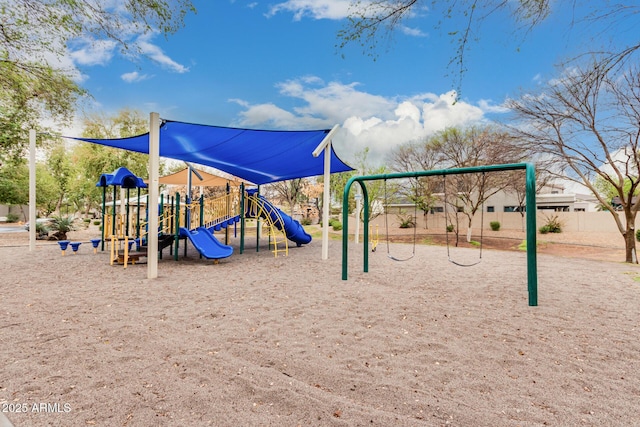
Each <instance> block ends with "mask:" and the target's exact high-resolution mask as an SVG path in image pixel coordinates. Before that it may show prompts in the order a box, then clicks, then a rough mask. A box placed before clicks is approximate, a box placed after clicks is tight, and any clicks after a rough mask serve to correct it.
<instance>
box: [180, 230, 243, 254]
mask: <svg viewBox="0 0 640 427" xmlns="http://www.w3.org/2000/svg"><path fill="white" fill-rule="evenodd" d="M180 234H181V235H183V236H187V237H188V238H189V240H191V243H192V244H193V246H194V247H195V248H196V249H197V250H198V252H200V254H201V255H202V256H203V257H205V258H207V259H221V258H227V257H230V256H231V254H233V248H232V247H231V246H227V245H223V244H222V243H220V242H219V241H218V239H216V238H215V237H214V235H213V234H212V233H211V232H210V231H209V230H207V229H206V228H204V227H198V228H197V229H195V230H193V231H189V230H188V229H186V228H184V227H180Z"/></svg>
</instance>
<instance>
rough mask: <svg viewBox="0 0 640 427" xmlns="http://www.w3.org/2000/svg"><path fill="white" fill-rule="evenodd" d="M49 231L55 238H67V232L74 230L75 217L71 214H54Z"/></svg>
mask: <svg viewBox="0 0 640 427" xmlns="http://www.w3.org/2000/svg"><path fill="white" fill-rule="evenodd" d="M50 228H51V231H53V232H54V233H53V237H55V238H56V239H57V240H67V233H68V232H70V231H74V230H75V229H76V226H75V218H74V217H72V216H54V217H53V218H51V226H50Z"/></svg>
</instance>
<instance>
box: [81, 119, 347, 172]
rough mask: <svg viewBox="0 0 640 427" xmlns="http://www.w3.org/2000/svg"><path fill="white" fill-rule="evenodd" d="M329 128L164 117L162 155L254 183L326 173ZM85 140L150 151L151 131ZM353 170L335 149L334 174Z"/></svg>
mask: <svg viewBox="0 0 640 427" xmlns="http://www.w3.org/2000/svg"><path fill="white" fill-rule="evenodd" d="M328 133H329V129H326V130H310V131H279V130H255V129H238V128H227V127H219V126H208V125H199V124H192V123H183V122H174V121H164V122H163V123H162V125H161V126H160V157H166V158H170V159H176V160H183V161H186V162H191V163H197V164H200V165H205V166H211V167H213V168H216V169H219V170H221V171H224V172H227V173H230V174H231V175H234V176H237V177H239V178H242V179H244V180H247V181H250V182H253V183H254V184H268V183H270V182H277V181H283V180H287V179H295V178H305V177H309V176H317V175H322V174H323V173H324V155H320V156H318V157H313V155H312V154H311V153H312V152H313V150H314V149H315V148H316V147H317V146H318V144H320V143H321V142H322V141H323V140H324V138H325V137H326V136H327V134H328ZM72 139H76V140H79V141H85V142H91V143H94V144H101V145H106V146H109V147H115V148H121V149H124V150H129V151H135V152H138V153H146V154H148V153H149V134H148V133H146V134H143V135H138V136H133V137H130V138H119V139H93V138H75V137H73V138H72ZM350 170H353V168H351V167H350V166H348V165H347V164H345V163H344V162H342V160H340V158H339V157H338V156H337V155H336V153H335V151H334V150H333V148H331V173H336V172H345V171H350Z"/></svg>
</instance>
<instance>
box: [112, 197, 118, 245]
mask: <svg viewBox="0 0 640 427" xmlns="http://www.w3.org/2000/svg"><path fill="white" fill-rule="evenodd" d="M117 194H118V187H117V186H116V185H114V186H113V208H112V209H111V213H112V214H113V221H111V223H112V224H113V225H112V227H111V229H112V230H111V235H112V236H115V235H116V199H117V198H118V195H117Z"/></svg>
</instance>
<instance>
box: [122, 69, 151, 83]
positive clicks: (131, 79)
mask: <svg viewBox="0 0 640 427" xmlns="http://www.w3.org/2000/svg"><path fill="white" fill-rule="evenodd" d="M152 77H153V76H150V75H148V74H140V73H138V72H137V71H132V72H130V73H124V74H122V75H121V76H120V78H121V79H122V80H124V81H125V82H127V83H137V82H141V81H144V80H148V79H150V78H152Z"/></svg>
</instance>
